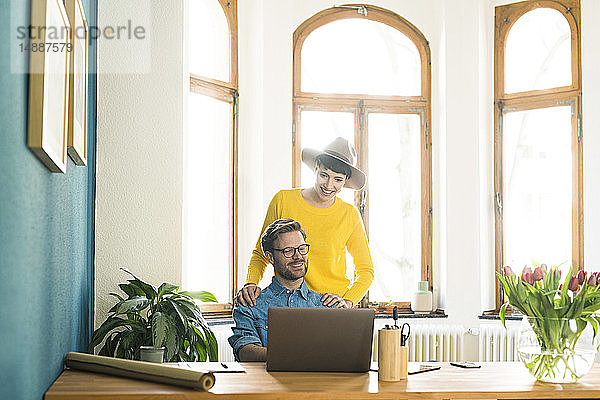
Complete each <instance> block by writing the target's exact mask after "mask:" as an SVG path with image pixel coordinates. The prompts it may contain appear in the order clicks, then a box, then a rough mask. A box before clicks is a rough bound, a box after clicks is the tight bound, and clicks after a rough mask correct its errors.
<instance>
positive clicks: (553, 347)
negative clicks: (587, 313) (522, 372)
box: [517, 317, 596, 383]
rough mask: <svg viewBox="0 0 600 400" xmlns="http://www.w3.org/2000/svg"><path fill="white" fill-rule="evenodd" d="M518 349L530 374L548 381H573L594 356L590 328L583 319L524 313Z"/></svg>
mask: <svg viewBox="0 0 600 400" xmlns="http://www.w3.org/2000/svg"><path fill="white" fill-rule="evenodd" d="M517 350H518V353H519V358H520V359H521V361H522V362H523V364H525V367H527V369H528V370H529V372H530V373H531V375H533V376H534V377H535V378H536V379H537V380H539V381H543V382H551V383H570V382H576V381H577V380H579V379H580V378H581V377H582V376H584V375H585V374H587V373H588V372H589V371H590V368H591V367H592V364H593V362H594V358H595V356H596V346H595V344H594V332H593V329H592V327H591V326H590V324H588V323H587V322H586V321H584V320H582V319H568V318H540V317H523V321H522V323H521V329H520V331H519V339H518V344H517Z"/></svg>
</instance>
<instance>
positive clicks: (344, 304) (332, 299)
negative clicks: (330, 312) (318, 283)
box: [321, 293, 354, 308]
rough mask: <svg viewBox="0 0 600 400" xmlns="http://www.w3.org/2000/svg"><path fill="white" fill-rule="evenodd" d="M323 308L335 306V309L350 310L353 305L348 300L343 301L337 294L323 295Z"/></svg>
mask: <svg viewBox="0 0 600 400" xmlns="http://www.w3.org/2000/svg"><path fill="white" fill-rule="evenodd" d="M321 302H322V303H323V305H324V306H327V307H330V306H335V307H336V308H352V307H353V306H354V305H353V304H352V302H351V301H350V300H346V299H343V298H342V296H340V295H339V294H334V293H325V294H324V295H323V296H322V297H321Z"/></svg>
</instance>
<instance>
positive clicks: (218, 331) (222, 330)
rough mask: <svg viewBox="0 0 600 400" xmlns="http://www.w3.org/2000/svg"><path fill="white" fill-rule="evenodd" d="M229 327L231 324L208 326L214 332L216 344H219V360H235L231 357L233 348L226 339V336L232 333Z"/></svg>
mask: <svg viewBox="0 0 600 400" xmlns="http://www.w3.org/2000/svg"><path fill="white" fill-rule="evenodd" d="M231 327H232V325H231V324H227V325H212V326H211V327H210V329H211V330H212V331H213V333H214V334H215V338H216V339H217V344H218V345H219V361H235V360H234V357H233V349H232V348H231V346H230V345H229V342H228V341H227V338H228V337H229V336H231V335H232V334H233V332H232V331H231Z"/></svg>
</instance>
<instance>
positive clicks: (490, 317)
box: [477, 314, 523, 321]
mask: <svg viewBox="0 0 600 400" xmlns="http://www.w3.org/2000/svg"><path fill="white" fill-rule="evenodd" d="M477 318H479V319H488V320H498V321H500V316H499V315H498V314H481V315H479V316H478V317H477ZM504 319H505V320H507V321H521V320H522V319H523V316H522V315H505V316H504Z"/></svg>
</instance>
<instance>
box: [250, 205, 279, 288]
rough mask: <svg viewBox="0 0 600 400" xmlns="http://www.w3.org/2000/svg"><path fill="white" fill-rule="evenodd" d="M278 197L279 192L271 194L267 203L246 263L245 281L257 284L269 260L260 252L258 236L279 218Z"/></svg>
mask: <svg viewBox="0 0 600 400" xmlns="http://www.w3.org/2000/svg"><path fill="white" fill-rule="evenodd" d="M279 198H280V193H277V194H276V195H275V196H273V199H272V200H271V203H269V208H267V214H266V215H265V222H264V223H263V226H262V229H261V230H260V234H259V235H258V240H257V241H256V247H255V248H254V250H252V257H250V263H249V264H248V273H247V275H246V283H254V284H256V285H258V282H260V280H261V279H262V277H263V274H264V273H265V269H266V268H267V265H268V264H269V261H268V260H267V258H266V257H265V255H264V254H263V252H262V249H261V246H260V238H261V236H262V234H263V232H264V231H265V229H267V227H268V226H269V225H270V224H271V223H272V222H273V221H275V220H277V219H278V218H279V216H278V213H279V207H278V202H279Z"/></svg>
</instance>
